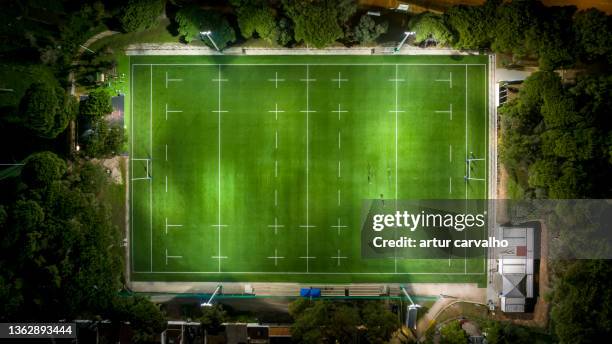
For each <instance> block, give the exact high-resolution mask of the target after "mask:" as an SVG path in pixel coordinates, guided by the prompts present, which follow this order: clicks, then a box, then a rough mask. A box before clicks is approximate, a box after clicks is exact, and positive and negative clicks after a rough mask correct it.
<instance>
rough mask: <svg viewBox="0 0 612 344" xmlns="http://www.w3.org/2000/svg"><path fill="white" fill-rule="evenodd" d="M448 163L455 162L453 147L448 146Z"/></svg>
mask: <svg viewBox="0 0 612 344" xmlns="http://www.w3.org/2000/svg"><path fill="white" fill-rule="evenodd" d="M448 162H453V145H448Z"/></svg>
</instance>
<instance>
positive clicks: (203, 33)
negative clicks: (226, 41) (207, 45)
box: [200, 31, 221, 52]
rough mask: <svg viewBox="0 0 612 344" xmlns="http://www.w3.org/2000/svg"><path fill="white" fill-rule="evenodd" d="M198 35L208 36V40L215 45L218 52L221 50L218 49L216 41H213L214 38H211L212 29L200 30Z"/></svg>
mask: <svg viewBox="0 0 612 344" xmlns="http://www.w3.org/2000/svg"><path fill="white" fill-rule="evenodd" d="M200 36H206V37H208V39H210V42H211V43H212V44H213V45H214V46H215V49H217V51H218V52H221V50H219V47H218V46H217V43H215V40H214V39H213V38H212V31H200Z"/></svg>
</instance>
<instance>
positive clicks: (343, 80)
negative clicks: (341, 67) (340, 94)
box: [331, 72, 349, 88]
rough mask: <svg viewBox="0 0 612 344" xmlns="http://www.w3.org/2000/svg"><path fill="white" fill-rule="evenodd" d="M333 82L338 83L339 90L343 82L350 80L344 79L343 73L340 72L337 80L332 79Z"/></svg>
mask: <svg viewBox="0 0 612 344" xmlns="http://www.w3.org/2000/svg"><path fill="white" fill-rule="evenodd" d="M331 81H333V82H336V81H337V82H338V88H341V86H342V83H343V82H348V81H349V79H343V78H342V72H338V78H337V79H331Z"/></svg>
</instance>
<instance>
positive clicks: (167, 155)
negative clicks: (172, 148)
mask: <svg viewBox="0 0 612 344" xmlns="http://www.w3.org/2000/svg"><path fill="white" fill-rule="evenodd" d="M166 161H168V145H166Z"/></svg>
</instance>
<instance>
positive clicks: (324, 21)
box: [283, 0, 346, 48]
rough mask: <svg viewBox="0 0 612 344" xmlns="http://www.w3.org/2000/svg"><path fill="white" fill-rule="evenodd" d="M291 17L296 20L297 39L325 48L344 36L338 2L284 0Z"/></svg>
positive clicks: (342, 16)
mask: <svg viewBox="0 0 612 344" xmlns="http://www.w3.org/2000/svg"><path fill="white" fill-rule="evenodd" d="M283 6H284V8H285V11H286V13H287V15H288V16H289V18H291V19H292V20H293V22H294V25H295V26H294V31H295V40H296V41H298V42H299V41H304V42H305V43H306V44H309V45H312V46H314V47H315V48H323V47H325V46H328V45H330V44H332V43H333V42H335V41H336V40H337V39H339V38H342V37H343V35H344V32H343V31H342V28H341V27H340V23H339V17H341V19H342V18H344V16H345V15H346V14H342V15H340V12H339V11H338V10H337V6H336V4H334V2H331V1H323V0H315V1H289V0H283Z"/></svg>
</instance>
